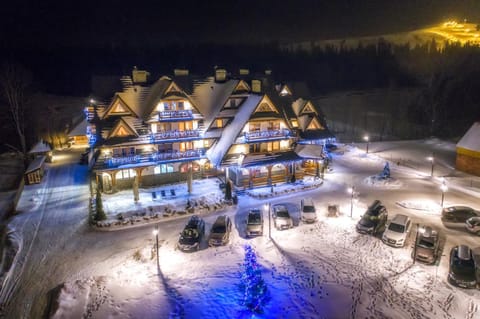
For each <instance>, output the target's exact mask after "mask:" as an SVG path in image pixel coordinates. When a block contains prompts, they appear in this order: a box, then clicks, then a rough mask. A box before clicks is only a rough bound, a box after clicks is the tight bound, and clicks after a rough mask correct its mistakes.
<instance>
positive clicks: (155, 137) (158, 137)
mask: <svg viewBox="0 0 480 319" xmlns="http://www.w3.org/2000/svg"><path fill="white" fill-rule="evenodd" d="M199 137H200V131H199V130H186V131H178V130H174V131H160V132H157V133H153V134H152V135H151V142H152V143H161V142H165V141H168V142H171V140H180V139H181V140H194V139H197V138H199Z"/></svg>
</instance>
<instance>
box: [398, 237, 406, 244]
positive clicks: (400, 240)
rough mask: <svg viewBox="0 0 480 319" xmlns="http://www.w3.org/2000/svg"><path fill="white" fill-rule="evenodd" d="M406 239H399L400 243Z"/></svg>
mask: <svg viewBox="0 0 480 319" xmlns="http://www.w3.org/2000/svg"><path fill="white" fill-rule="evenodd" d="M404 240H405V238H401V239H399V240H397V242H398V243H403V241H404Z"/></svg>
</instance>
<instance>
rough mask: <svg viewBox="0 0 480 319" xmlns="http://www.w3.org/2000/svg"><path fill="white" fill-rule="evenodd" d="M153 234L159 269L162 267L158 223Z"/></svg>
mask: <svg viewBox="0 0 480 319" xmlns="http://www.w3.org/2000/svg"><path fill="white" fill-rule="evenodd" d="M153 234H154V235H155V249H156V252H157V269H160V259H159V256H158V225H156V226H155V229H154V230H153Z"/></svg>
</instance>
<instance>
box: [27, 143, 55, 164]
mask: <svg viewBox="0 0 480 319" xmlns="http://www.w3.org/2000/svg"><path fill="white" fill-rule="evenodd" d="M28 154H30V155H31V157H32V159H35V158H37V157H42V156H45V161H46V162H48V163H51V162H52V160H53V153H52V148H51V147H50V145H49V144H48V143H46V142H44V141H43V140H40V141H39V142H38V143H37V144H35V145H34V146H33V147H32V149H31V150H30V151H29V152H28Z"/></svg>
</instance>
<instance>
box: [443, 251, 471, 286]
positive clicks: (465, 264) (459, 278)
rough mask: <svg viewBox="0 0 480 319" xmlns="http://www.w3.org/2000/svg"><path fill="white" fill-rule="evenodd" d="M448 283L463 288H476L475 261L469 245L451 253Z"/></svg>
mask: <svg viewBox="0 0 480 319" xmlns="http://www.w3.org/2000/svg"><path fill="white" fill-rule="evenodd" d="M448 282H449V283H451V284H452V285H455V286H458V287H462V288H476V287H477V280H476V277H475V261H474V259H473V255H472V250H471V249H470V247H468V246H467V245H459V246H455V247H453V248H452V250H451V251H450V264H449V270H448Z"/></svg>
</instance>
